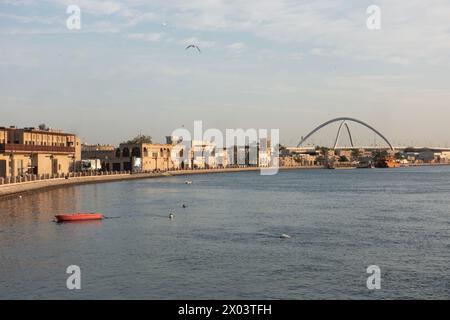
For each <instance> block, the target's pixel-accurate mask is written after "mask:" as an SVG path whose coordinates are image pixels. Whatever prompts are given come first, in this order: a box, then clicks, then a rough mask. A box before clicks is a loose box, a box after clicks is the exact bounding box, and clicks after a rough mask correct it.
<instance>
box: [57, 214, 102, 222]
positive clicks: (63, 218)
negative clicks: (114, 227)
mask: <svg viewBox="0 0 450 320" xmlns="http://www.w3.org/2000/svg"><path fill="white" fill-rule="evenodd" d="M55 218H56V221H57V222H70V221H86V220H102V219H103V215H102V214H101V213H69V214H58V215H56V216H55Z"/></svg>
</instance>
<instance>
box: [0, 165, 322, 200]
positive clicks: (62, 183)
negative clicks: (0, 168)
mask: <svg viewBox="0 0 450 320" xmlns="http://www.w3.org/2000/svg"><path fill="white" fill-rule="evenodd" d="M264 169H265V168H225V169H199V170H177V171H167V172H161V173H134V174H130V173H125V174H115V175H99V176H85V177H71V178H69V179H66V178H55V179H48V180H38V181H27V182H19V183H13V184H5V185H0V201H1V200H4V199H8V198H13V197H16V196H20V195H25V194H32V193H35V192H39V191H43V190H50V189H56V188H62V187H67V186H73V185H82V184H92V183H107V182H119V181H126V180H137V179H151V178H161V177H176V176H187V175H197V174H215V173H233V172H251V171H260V170H264ZM302 169H304V170H306V169H323V167H322V166H312V167H309V166H305V167H282V168H279V170H302Z"/></svg>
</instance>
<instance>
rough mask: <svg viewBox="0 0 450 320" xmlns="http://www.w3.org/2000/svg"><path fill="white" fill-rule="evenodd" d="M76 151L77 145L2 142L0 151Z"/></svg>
mask: <svg viewBox="0 0 450 320" xmlns="http://www.w3.org/2000/svg"><path fill="white" fill-rule="evenodd" d="M5 152H11V153H44V152H45V153H75V147H60V146H37V145H31V144H16V143H3V144H1V143H0V153H5Z"/></svg>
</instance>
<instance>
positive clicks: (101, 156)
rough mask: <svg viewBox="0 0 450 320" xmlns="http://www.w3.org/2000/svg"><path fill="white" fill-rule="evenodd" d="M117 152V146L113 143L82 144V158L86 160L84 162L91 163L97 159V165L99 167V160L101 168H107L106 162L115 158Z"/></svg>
mask: <svg viewBox="0 0 450 320" xmlns="http://www.w3.org/2000/svg"><path fill="white" fill-rule="evenodd" d="M115 154H116V148H115V147H114V146H112V145H100V144H96V145H86V144H83V145H81V159H82V160H84V162H83V163H90V164H92V163H93V162H92V161H95V166H92V165H91V167H95V168H98V167H99V166H98V164H97V162H100V167H101V168H100V169H102V170H106V162H107V161H108V160H110V159H113V158H114V157H115Z"/></svg>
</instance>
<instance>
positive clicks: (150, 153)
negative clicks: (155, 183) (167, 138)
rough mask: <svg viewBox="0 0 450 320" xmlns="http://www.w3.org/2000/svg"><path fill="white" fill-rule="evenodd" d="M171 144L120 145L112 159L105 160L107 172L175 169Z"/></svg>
mask: <svg viewBox="0 0 450 320" xmlns="http://www.w3.org/2000/svg"><path fill="white" fill-rule="evenodd" d="M172 147H173V145H171V144H153V143H139V144H128V143H121V144H120V145H119V147H118V148H117V149H116V150H115V152H114V157H113V158H110V159H107V160H105V169H106V170H107V171H154V170H163V171H164V170H173V169H175V165H174V162H173V161H172V157H171V151H172Z"/></svg>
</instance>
